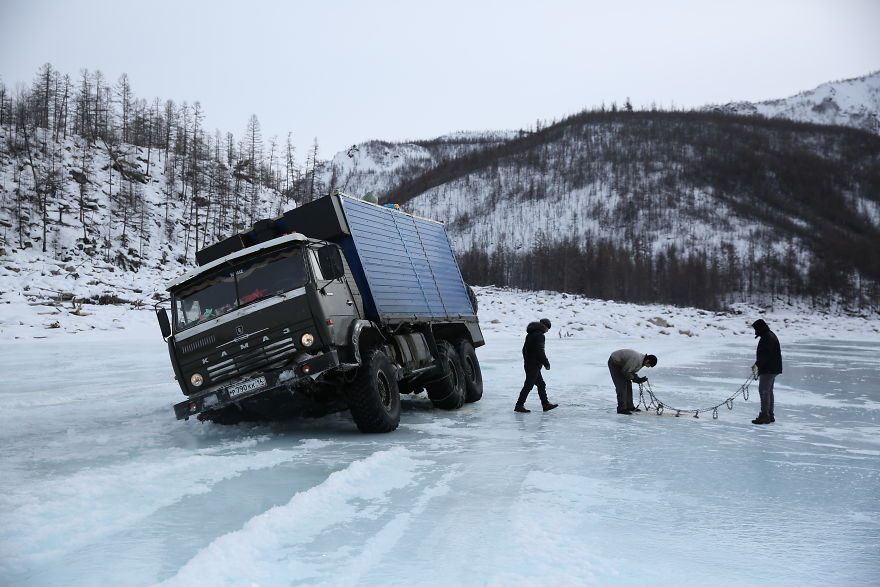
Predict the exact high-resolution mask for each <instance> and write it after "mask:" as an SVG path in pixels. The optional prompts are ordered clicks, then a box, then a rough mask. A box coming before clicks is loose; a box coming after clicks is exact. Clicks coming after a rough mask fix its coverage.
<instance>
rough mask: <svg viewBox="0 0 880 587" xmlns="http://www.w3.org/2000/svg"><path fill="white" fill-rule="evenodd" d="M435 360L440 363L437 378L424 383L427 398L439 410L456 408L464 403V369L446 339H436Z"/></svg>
mask: <svg viewBox="0 0 880 587" xmlns="http://www.w3.org/2000/svg"><path fill="white" fill-rule="evenodd" d="M437 352H438V357H437V362H438V363H439V364H440V373H438V377H439V378H438V379H436V380H435V381H433V382H431V383H428V384H426V385H425V389H426V390H427V392H428V398H430V400H431V403H433V404H434V407H436V408H440V409H441V410H457V409H458V408H460V407H461V406H463V405H464V400H465V395H466V393H467V392H466V391H465V383H464V370H463V369H462V367H461V360H460V359H459V358H458V353H457V352H456V351H455V348H454V347H453V346H452V345H451V344H450V343H449V342H447V341H445V340H440V341H437Z"/></svg>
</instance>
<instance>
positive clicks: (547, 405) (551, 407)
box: [544, 402, 559, 412]
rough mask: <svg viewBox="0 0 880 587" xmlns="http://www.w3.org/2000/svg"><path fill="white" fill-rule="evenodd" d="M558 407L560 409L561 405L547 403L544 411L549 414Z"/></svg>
mask: <svg viewBox="0 0 880 587" xmlns="http://www.w3.org/2000/svg"><path fill="white" fill-rule="evenodd" d="M558 407H559V404H551V403H550V402H547V403H546V404H544V411H545V412H549V411H550V410H552V409H553V408H558Z"/></svg>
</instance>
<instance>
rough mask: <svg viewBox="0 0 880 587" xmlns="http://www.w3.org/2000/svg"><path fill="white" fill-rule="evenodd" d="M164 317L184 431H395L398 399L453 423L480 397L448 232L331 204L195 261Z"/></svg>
mask: <svg viewBox="0 0 880 587" xmlns="http://www.w3.org/2000/svg"><path fill="white" fill-rule="evenodd" d="M196 263H197V268H196V269H194V270H192V271H190V272H188V273H186V274H184V275H181V276H179V277H177V278H175V279H172V280H171V281H170V282H169V283H168V284H167V291H168V293H169V295H170V316H169V311H168V309H166V308H165V307H159V306H157V307H156V314H157V318H158V322H159V326H160V329H161V332H162V336H163V338H164V339H165V341H166V342H167V345H168V353H169V356H170V358H171V364H172V367H173V369H174V377H175V379H176V380H177V382H178V384H179V385H180V389H181V391H182V392H183V394H184V395H185V396H186V399H185V400H184V401H182V402H180V403H177V404H176V405H174V412H175V415H176V417H177V419H179V420H180V419H184V420H188V419H189V418H190V417H193V416H195V417H197V418H198V419H199V420H210V421H213V422H217V423H221V424H224V423H237V422H240V421H248V420H251V421H252V420H278V419H287V418H293V417H317V416H322V415H326V414H330V413H334V412H339V411H344V410H349V411H350V413H351V417H352V419H353V420H354V423H355V424H356V425H357V428H358V429H359V430H360V431H361V432H366V433H382V432H391V431H393V430H395V429H396V428H397V427H398V425H399V423H400V411H401V409H400V408H401V400H400V394H418V393H422V392H423V391H424V392H426V394H427V397H428V398H429V399H430V401H431V403H432V404H433V406H434V407H436V408H439V409H443V410H456V409H458V408H460V407H462V405H464V404H465V403H467V402H476V401H478V400H479V399H480V398H481V397H482V394H483V377H482V373H481V371H480V363H479V361H478V359H477V355H476V352H475V349H476V348H478V347H480V346H482V345H483V344H485V341H484V339H483V334H482V332H481V330H480V324H479V320H478V318H477V306H476V298H475V296H474V295H473V291H472V290H471V288H470V286H468V285H467V284H465V282H464V280H463V279H462V276H461V272H460V270H459V267H458V263H457V261H456V259H455V255H454V253H453V250H452V247H451V245H450V241H449V237H448V235H447V233H446V229H445V227H444V225H443V224H442V223H441V222H438V221H435V220H429V219H426V218H420V217H417V216H414V215H411V214H407V213H405V212H402V211H400V210H399V209H397V208H396V207H394V206H381V205H378V204H376V203H371V202H368V201H365V200H362V199H358V198H354V197H352V196H349V195H346V194H343V193H338V192H337V193H333V194H330V195H327V196H323V197H321V198H318V199H316V200H314V201H312V202H310V203H307V204H303V205H301V206H298V207H296V208H294V209H293V210H290V211H288V212H285V213H284V214H282V215H280V216H278V217H277V218H272V219H265V220H260V221H259V222H257V223H255V224H254V225H253V227H251V229H249V230H248V231H246V232H242V233H239V234H236V235H233V236H232V237H229V238H227V239H224V240H221V241H219V242H217V243H214V244H212V245H210V246H208V247H206V248H204V249H201V250H200V251H198V252H197V253H196Z"/></svg>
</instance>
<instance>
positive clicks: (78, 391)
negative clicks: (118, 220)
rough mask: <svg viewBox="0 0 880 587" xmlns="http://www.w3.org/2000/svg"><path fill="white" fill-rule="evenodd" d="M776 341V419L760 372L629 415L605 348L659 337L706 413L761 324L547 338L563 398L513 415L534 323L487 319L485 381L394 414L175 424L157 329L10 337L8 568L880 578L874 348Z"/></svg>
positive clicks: (12, 578) (0, 507)
mask: <svg viewBox="0 0 880 587" xmlns="http://www.w3.org/2000/svg"><path fill="white" fill-rule="evenodd" d="M781 338H782V341H783V356H784V360H785V373H784V374H783V375H782V376H780V377H779V378H778V379H777V385H776V419H777V422H776V423H775V424H772V425H768V426H755V425H752V424H751V419H752V418H754V417H755V415H756V414H757V412H758V394H757V385H756V384H755V385H752V386H751V394H750V399H749V401H743V400H742V398H738V399H737V400H735V401H734V403H733V410H728V409H727V407H724V406H722V408H721V409H720V411H719V417H718V419H717V420H713V419H712V417H711V414H708V413H707V414H704V415H701V417H700V418H699V419H695V418H693V417H685V416H682V417H681V418H676V417H675V416H674V414H672V413H670V412H667V413H665V414H664V415H662V416H657V415H655V414H653V413H644V412H643V413H641V414H636V415H633V416H620V415H617V414H616V413H615V410H614V407H615V402H614V392H613V389H612V387H611V382H610V378H609V376H608V371H607V367H606V365H605V362H606V360H607V357H608V354H609V353H610V352H611V351H613V350H615V349H617V348H625V347H634V348H637V349H638V350H641V351H642V352H651V353H654V354H656V355H657V356H658V357H659V364H658V366H657V368H655V369H653V370H649V372H648V375H649V376H650V377H651V382H652V384H653V386H654V390H655V392H656V393H657V395H658V396H659V397H660V398H661V399H662V400H663V401H664V402H665V403H667V404H671V405H675V406H677V407H681V408H685V409H686V408H689V407H695V408H700V407H704V406H708V405H715V404H718V403H720V402H722V401H723V400H724V399H725V398H726V397H728V396H730V395H732V394H733V393H734V392H735V391H736V390H737V389H738V388H739V386H740V385H742V383H743V382H744V381H745V380H746V379H747V376H748V374H749V367H750V365H751V364H752V362H753V356H754V343H744V342H740V341H737V342H736V343H735V344H723V343H722V342H719V341H712V342H705V341H703V342H697V339H688V338H684V337H679V338H668V339H667V340H663V341H662V342H661V341H657V342H654V343H644V341H636V342H633V341H632V340H626V339H623V338H608V339H605V340H601V341H588V340H583V339H581V340H577V339H561V340H560V339H554V338H552V337H549V338H548V355H549V356H550V360H551V362H552V367H553V368H552V370H551V371H549V372H546V373H545V378H546V379H547V382H548V385H549V391H550V397H551V399H552V400H553V401H557V402H559V403H560V407H559V408H558V409H557V410H555V411H553V412H549V413H542V412H540V411H536V412H532V413H531V414H515V413H513V411H512V408H513V405H514V401H515V398H516V395H517V392H518V389H519V387H520V384H521V377H522V367H521V364H520V361H519V348H520V346H521V344H522V342H521V339H520V338H519V337H513V336H510V335H505V334H499V333H488V339H489V344H488V345H487V346H486V347H483V348H481V349H479V351H478V354H479V358H480V360H481V362H482V365H483V371H484V378H485V383H486V390H485V394H484V398H483V400H482V401H480V402H478V403H476V404H469V405H467V406H466V407H465V408H463V409H462V410H460V411H457V412H443V411H438V410H434V409H432V408H431V405H430V402H428V401H427V400H426V399H425V398H424V397H423V396H422V397H418V396H417V397H416V398H413V399H411V400H410V399H405V401H404V412H403V415H402V422H401V426H400V428H399V429H398V430H397V431H396V432H394V433H392V434H389V435H362V434H360V433H358V432H357V430H356V429H355V427H354V425H353V423H352V422H351V420H350V418H349V417H348V415H347V414H338V415H334V416H330V417H327V418H323V419H320V420H309V421H299V422H292V423H285V424H274V425H254V424H248V425H240V426H234V427H222V426H218V425H214V424H203V423H199V422H196V421H189V422H178V421H175V420H174V415H173V412H172V410H171V404H172V403H174V402H176V401H179V399H180V398H181V397H182V396H180V392H179V390H178V388H177V386H176V384H175V383H174V382H173V381H171V369H170V364H169V363H168V359H167V356H166V350H165V347H164V346H163V345H162V343H161V341H158V342H138V341H126V340H121V341H118V342H113V343H109V342H88V341H77V344H71V343H72V342H73V340H75V339H73V337H70V338H68V339H67V342H66V343H65V344H61V343H58V342H49V341H43V342H42V343H34V342H32V343H25V344H15V345H13V344H5V345H2V346H0V372H2V374H3V376H2V382H0V467H2V469H0V584H2V585H4V586H12V585H40V586H45V585H65V586H70V585H74V586H75V585H152V584H156V583H162V582H165V583H167V584H169V585H224V584H229V585H261V586H269V585H292V584H304V585H318V584H332V585H410V584H414V583H419V584H427V585H458V584H464V585H505V586H506V585H518V584H521V585H537V584H544V585H581V584H600V585H750V584H751V585H759V584H760V585H798V586H803V585H829V584H833V585H876V584H877V580H878V579H877V578H878V577H880V420H878V418H880V382H878V381H880V380H878V370H880V358H878V356H880V344H877V343H866V342H858V343H855V342H853V343H850V342H843V341H825V342H822V341H816V342H810V343H800V344H787V343H786V342H785V338H784V335H781ZM740 340H742V339H740ZM646 345H647V346H646ZM528 405H529V406H530V407H531V408H533V409H534V408H536V407H538V400H537V397H536V394H533V397H531V398H530V399H529V402H528Z"/></svg>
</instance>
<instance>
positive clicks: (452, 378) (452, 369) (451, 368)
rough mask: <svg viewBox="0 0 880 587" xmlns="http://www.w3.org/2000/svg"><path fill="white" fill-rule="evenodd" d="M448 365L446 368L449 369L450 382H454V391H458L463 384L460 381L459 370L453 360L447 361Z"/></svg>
mask: <svg viewBox="0 0 880 587" xmlns="http://www.w3.org/2000/svg"><path fill="white" fill-rule="evenodd" d="M446 363H447V365H446V368H447V369H449V381H450V382H452V387H453V389H458V387H459V386H460V385H461V382H460V381H459V380H458V370H457V369H456V368H455V363H453V362H452V361H451V360H448V361H446Z"/></svg>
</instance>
